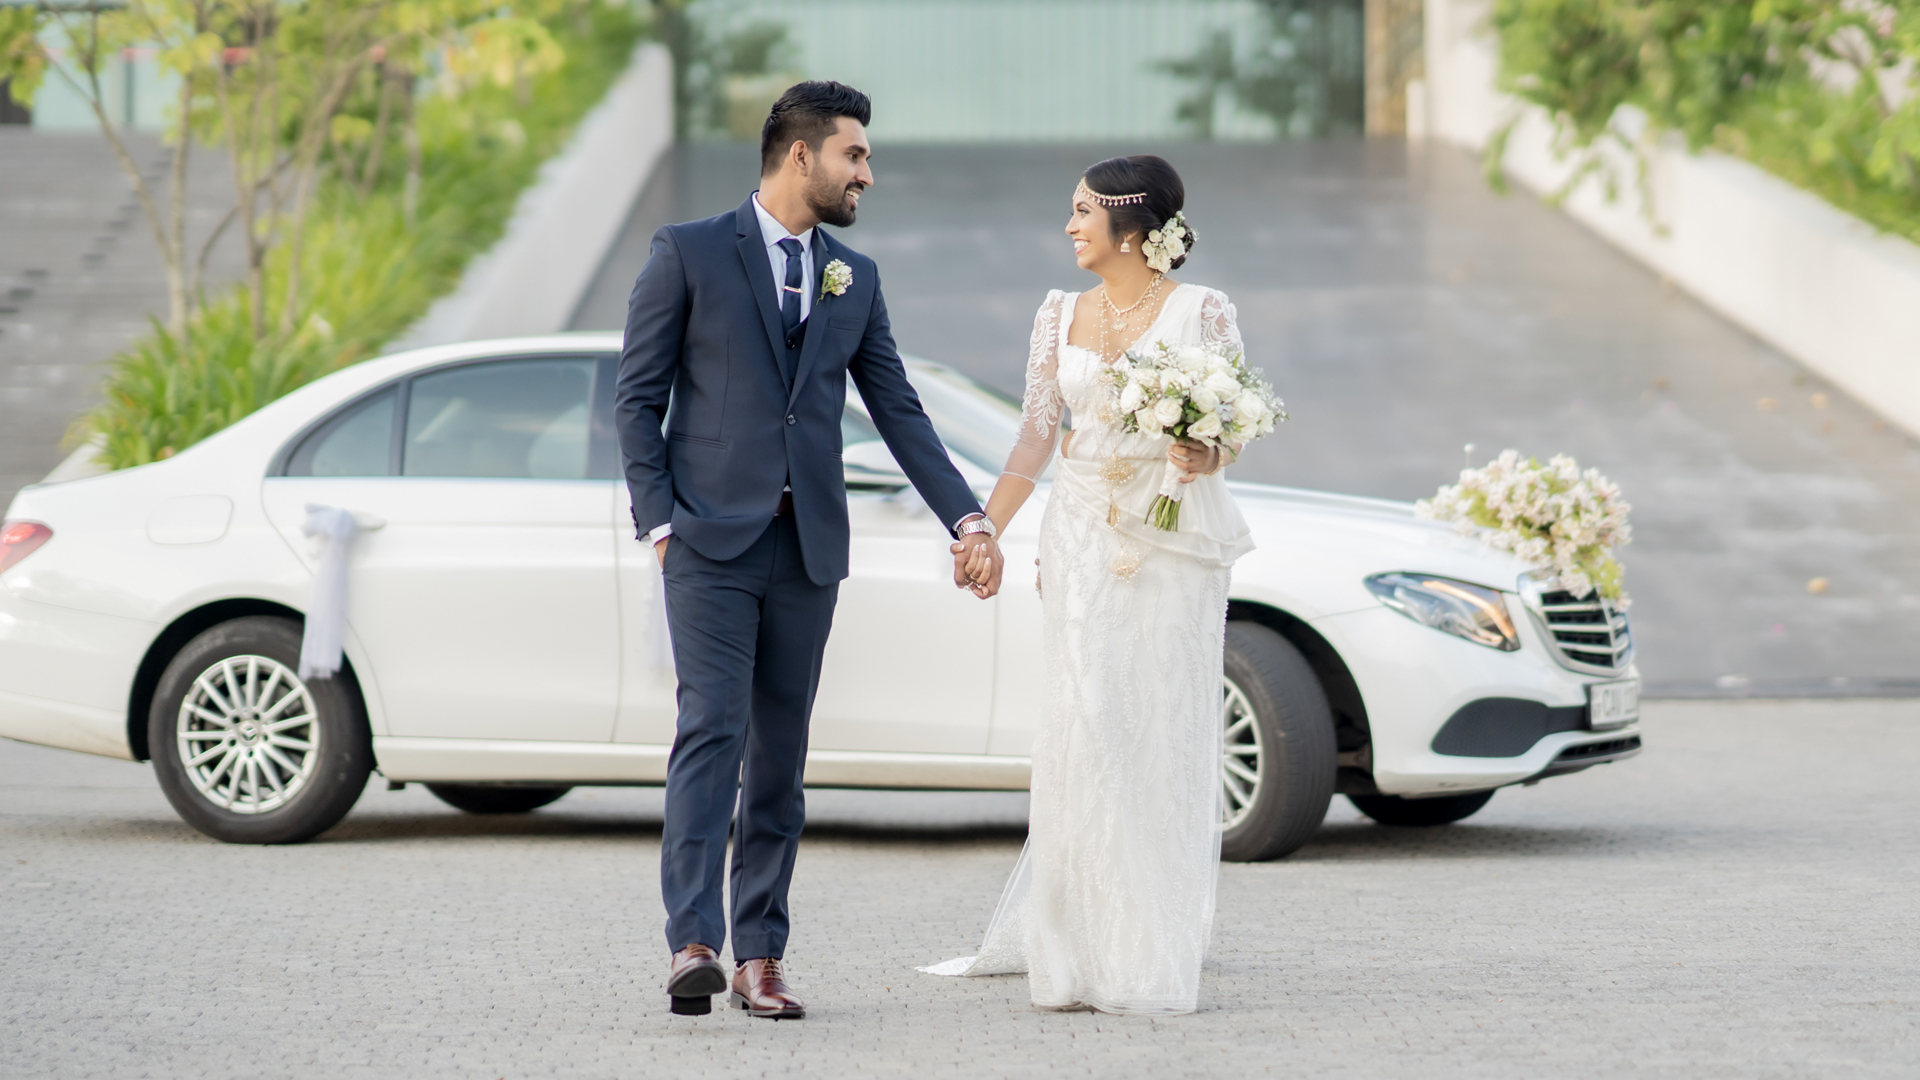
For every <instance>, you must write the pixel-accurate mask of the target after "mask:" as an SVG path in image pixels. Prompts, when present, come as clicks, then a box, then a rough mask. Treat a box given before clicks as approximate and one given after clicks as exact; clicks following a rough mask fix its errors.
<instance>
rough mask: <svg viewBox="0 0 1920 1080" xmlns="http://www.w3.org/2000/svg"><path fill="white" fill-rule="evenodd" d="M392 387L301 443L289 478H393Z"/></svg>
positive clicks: (290, 464)
mask: <svg viewBox="0 0 1920 1080" xmlns="http://www.w3.org/2000/svg"><path fill="white" fill-rule="evenodd" d="M398 397H399V391H398V390H396V389H394V388H393V387H388V388H387V389H386V390H383V391H381V392H380V393H378V394H375V395H374V396H372V397H370V398H368V399H367V400H365V401H363V402H361V403H360V404H358V405H355V406H353V407H352V408H350V409H347V410H345V411H344V412H341V413H340V414H339V415H337V416H335V417H333V418H332V419H330V420H328V421H327V422H326V423H325V424H322V425H321V426H320V428H319V429H318V430H316V431H314V432H313V433H312V434H310V435H308V436H307V437H306V438H305V439H303V440H301V443H300V445H299V447H297V448H296V449H295V450H294V452H293V455H292V456H291V457H290V458H288V459H287V468H286V475H288V476H391V475H393V407H394V402H395V400H397V399H398Z"/></svg>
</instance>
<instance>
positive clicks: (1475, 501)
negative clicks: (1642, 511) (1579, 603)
mask: <svg viewBox="0 0 1920 1080" xmlns="http://www.w3.org/2000/svg"><path fill="white" fill-rule="evenodd" d="M1631 509H1632V507H1630V506H1628V505H1627V503H1626V502H1625V501H1623V500H1622V499H1621V498H1620V489H1619V487H1617V486H1615V484H1614V483H1613V482H1612V481H1611V480H1608V479H1607V478H1606V477H1604V476H1601V475H1600V474H1599V473H1598V472H1596V471H1595V470H1593V469H1588V470H1586V471H1585V472H1581V471H1580V465H1579V463H1578V462H1576V461H1574V460H1573V459H1572V458H1570V457H1567V456H1566V455H1565V454H1561V455H1558V456H1556V457H1555V458H1554V459H1553V460H1551V461H1549V462H1547V463H1546V464H1545V465H1542V464H1540V462H1539V459H1537V458H1528V459H1527V460H1525V461H1521V460H1520V452H1519V451H1517V450H1508V451H1505V452H1504V453H1502V454H1501V455H1500V456H1499V457H1498V458H1496V459H1494V460H1493V461H1492V462H1489V463H1488V465H1487V467H1486V468H1484V469H1465V470H1463V471H1462V472H1461V473H1460V482H1459V483H1458V484H1452V485H1449V486H1446V487H1443V488H1441V489H1440V490H1439V491H1438V492H1436V493H1435V494H1434V496H1433V498H1431V499H1422V500H1420V501H1419V502H1417V503H1415V504H1414V512H1415V513H1416V514H1418V515H1420V516H1421V517H1424V518H1431V519H1433V520H1435V521H1451V522H1454V523H1455V527H1456V528H1458V529H1459V531H1460V532H1461V533H1463V534H1470V533H1473V532H1475V531H1478V532H1479V533H1480V538H1481V539H1482V540H1483V541H1485V542H1486V543H1487V545H1488V546H1490V547H1494V548H1497V549H1500V550H1502V551H1511V552H1513V553H1514V554H1515V555H1518V556H1520V557H1521V558H1522V559H1525V560H1527V561H1528V562H1530V563H1533V564H1534V565H1536V566H1540V567H1551V568H1552V569H1553V570H1554V572H1555V573H1556V574H1557V575H1558V577H1559V585H1560V587H1561V588H1563V589H1565V590H1567V591H1568V592H1570V593H1572V594H1573V595H1574V597H1575V598H1577V599H1585V598H1586V597H1587V596H1588V595H1590V594H1592V593H1593V592H1595V591H1598V592H1599V593H1600V595H1601V596H1603V597H1606V598H1607V599H1609V600H1613V601H1616V602H1618V603H1619V604H1620V605H1621V606H1622V607H1625V606H1626V604H1627V594H1626V591H1625V590H1624V589H1622V588H1621V586H1620V577H1621V570H1620V564H1619V563H1618V562H1616V561H1615V560H1614V558H1613V549H1614V548H1617V547H1624V546H1626V544H1627V543H1628V542H1629V541H1631V540H1632V539H1633V529H1632V528H1631V527H1630V526H1629V525H1628V524H1627V511H1629V510H1631Z"/></svg>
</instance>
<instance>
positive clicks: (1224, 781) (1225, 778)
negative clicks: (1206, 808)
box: [1220, 677, 1261, 829]
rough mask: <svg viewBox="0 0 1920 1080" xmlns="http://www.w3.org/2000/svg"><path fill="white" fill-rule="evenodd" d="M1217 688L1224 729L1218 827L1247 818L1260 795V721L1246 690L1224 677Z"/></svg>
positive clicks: (1234, 824) (1227, 826)
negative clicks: (1255, 714) (1218, 688)
mask: <svg viewBox="0 0 1920 1080" xmlns="http://www.w3.org/2000/svg"><path fill="white" fill-rule="evenodd" d="M1220 690H1221V694H1220V696H1221V702H1220V723H1221V726H1222V727H1223V728H1225V729H1226V731H1225V740H1224V742H1223V743H1222V745H1221V748H1220V827H1221V828H1222V829H1231V828H1233V827H1234V826H1236V825H1238V824H1240V823H1241V822H1243V821H1245V820H1247V815H1248V814H1251V813H1252V812H1253V807H1254V804H1255V803H1256V802H1258V801H1259V799H1260V758H1261V746H1260V724H1259V722H1258V719H1257V718H1256V717H1255V716H1254V714H1253V703H1252V702H1250V701H1248V700H1247V692H1246V691H1245V690H1242V689H1240V687H1239V686H1238V685H1236V684H1235V683H1234V681H1233V680H1232V679H1230V678H1225V677H1222V678H1221V680H1220Z"/></svg>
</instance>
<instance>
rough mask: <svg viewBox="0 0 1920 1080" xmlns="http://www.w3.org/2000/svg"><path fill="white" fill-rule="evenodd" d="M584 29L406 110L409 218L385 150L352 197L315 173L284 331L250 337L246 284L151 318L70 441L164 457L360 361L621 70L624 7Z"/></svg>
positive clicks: (111, 459) (277, 291)
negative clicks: (510, 71)
mask: <svg viewBox="0 0 1920 1080" xmlns="http://www.w3.org/2000/svg"><path fill="white" fill-rule="evenodd" d="M588 19H589V20H590V21H587V22H586V23H585V24H584V25H583V24H582V23H581V22H580V21H578V20H577V19H574V18H567V19H557V20H555V21H554V23H553V25H552V26H551V27H550V29H551V30H552V31H553V35H554V37H555V39H556V40H558V42H559V43H560V45H561V46H562V48H564V49H565V51H566V62H565V63H564V64H563V65H561V66H560V67H559V68H558V69H557V70H555V71H552V72H550V73H547V74H543V75H538V76H534V77H533V78H532V79H531V80H530V81H529V83H528V85H526V86H524V87H514V86H504V87H501V86H493V85H481V86H479V87H477V88H474V89H471V90H469V91H467V92H466V93H464V94H462V95H461V96H460V97H459V98H458V99H448V98H444V97H442V96H439V95H437V94H433V95H427V96H424V97H423V99H422V100H421V101H420V103H419V106H418V108H419V110H420V112H419V123H418V126H419V133H420V142H421V172H420V181H419V189H418V192H417V204H416V206H417V208H416V211H415V213H414V214H413V215H412V218H413V220H412V221H411V223H409V220H408V218H409V214H408V213H407V202H408V197H407V191H406V187H407V185H406V183H405V171H406V169H405V160H404V159H405V155H404V153H402V152H400V151H399V150H398V149H396V150H395V151H393V152H391V153H389V154H387V155H386V156H385V159H384V160H385V162H386V164H385V165H384V166H383V167H382V169H381V175H380V176H379V177H377V178H376V179H375V182H374V183H373V184H372V185H371V188H370V189H369V190H367V191H366V193H364V194H363V193H362V191H361V190H360V189H358V188H357V187H356V186H355V185H354V184H353V183H351V182H349V181H348V180H346V179H343V178H341V177H340V175H339V174H338V170H334V171H329V172H328V173H327V174H326V178H325V179H324V180H323V181H322V183H321V185H320V187H319V190H318V191H317V192H316V201H315V205H314V207H313V208H312V210H310V211H309V213H308V220H307V222H306V228H305V231H304V234H303V239H302V242H301V244H300V245H298V248H299V251H300V256H299V257H300V280H301V282H302V285H301V288H300V298H299V301H298V303H299V305H300V309H299V310H297V311H296V312H294V317H293V318H292V319H291V320H290V324H291V325H292V326H294V327H295V329H294V331H293V332H292V333H291V334H281V333H270V334H268V335H267V336H266V337H265V338H264V339H263V340H260V341H258V342H256V341H255V334H254V329H253V322H252V319H251V317H250V315H249V312H250V310H251V308H252V295H251V293H250V292H249V291H248V290H247V288H246V287H245V286H240V287H236V288H233V289H231V290H229V291H227V292H226V293H225V294H223V295H220V296H217V297H214V298H211V299H210V300H209V301H208V303H206V304H205V305H204V306H202V307H201V308H199V309H198V310H197V311H196V312H195V314H194V316H193V317H192V319H191V320H190V321H189V323H188V325H187V332H186V333H185V334H184V335H182V336H181V337H175V336H174V335H172V334H169V333H168V332H167V331H166V330H165V328H163V327H161V326H160V325H159V324H158V323H157V322H156V323H155V324H154V325H153V329H152V331H151V332H150V333H148V334H147V335H146V336H145V337H142V338H141V339H139V340H138V341H136V342H135V343H134V344H133V345H132V346H131V347H130V348H128V349H127V351H126V352H124V353H122V354H120V355H119V356H117V357H115V358H114V360H113V362H112V365H111V368H110V372H109V374H108V376H107V380H106V385H105V388H104V394H103V397H104V399H105V400H104V401H103V402H102V403H101V405H100V406H99V408H97V409H95V410H94V411H93V412H92V413H90V414H88V415H87V416H86V417H84V418H83V419H82V420H81V422H80V424H79V425H77V434H81V435H83V436H84V435H96V434H97V435H98V436H99V437H101V438H103V439H104V441H105V449H104V450H103V451H102V453H101V460H102V462H103V463H105V464H106V465H108V466H109V467H111V468H116V469H120V468H127V467H129V466H133V465H142V464H146V463H147V462H150V461H155V460H158V459H160V458H165V457H170V456H171V455H173V454H174V453H177V452H178V451H181V450H184V449H186V448H187V447H189V446H191V445H193V444H194V443H196V442H198V441H200V440H201V439H204V438H206V437H207V436H209V435H211V434H213V433H214V432H216V431H219V430H221V429H222V428H224V427H226V426H228V425H230V424H232V423H234V422H235V421H237V420H239V419H241V418H242V417H244V416H246V415H248V414H249V413H252V412H253V411H254V410H256V409H258V408H260V407H261V406H263V405H266V404H267V403H268V402H271V401H273V400H274V399H275V398H278V397H280V396H281V395H283V394H286V393H288V392H289V391H292V390H294V389H297V388H298V387H300V386H303V385H305V384H306V383H308V382H311V381H313V380H314V379H317V378H319V377H321V376H322V375H326V374H328V373H330V372H333V371H337V370H339V369H340V368H342V367H345V366H346V365H348V364H352V363H355V362H357V361H360V360H364V359H366V358H367V357H369V356H372V355H374V354H375V352H376V351H377V350H378V349H379V348H380V347H381V346H382V345H384V344H385V343H386V342H388V341H389V340H391V339H392V338H393V337H395V336H396V335H398V334H399V333H400V332H402V331H403V330H405V329H406V328H407V327H408V326H410V325H411V324H412V323H413V322H414V321H415V320H417V319H419V318H420V317H421V316H422V315H424V314H425V313H426V311H427V308H428V307H429V306H430V305H431V304H432V303H433V301H434V300H435V299H437V298H438V297H440V296H442V295H444V294H446V293H447V292H449V291H451V290H452V289H453V288H454V286H455V285H457V284H458V283H459V280H460V274H461V271H462V270H463V269H464V268H465V267H466V265H467V262H468V261H469V260H470V259H471V258H472V257H473V256H474V255H476V254H478V253H480V252H482V251H485V250H486V249H487V248H488V247H490V246H492V244H493V243H494V241H496V240H498V239H499V237H500V234H501V232H502V231H503V230H504V229H505V227H506V223H507V219H508V218H509V217H510V216H511V214H512V211H513V206H514V202H515V200H516V199H517V198H518V197H519V195H520V193H521V192H522V191H523V190H524V189H525V188H527V187H528V185H530V184H531V183H532V182H533V179H534V177H535V175H536V174H537V173H538V171H539V169H540V165H541V163H542V162H544V161H545V160H546V159H547V158H549V157H550V156H552V155H553V154H554V153H555V152H556V151H558V150H559V149H560V147H561V146H562V145H564V143H565V142H566V140H567V138H568V137H569V136H570V135H571V134H572V132H573V128H574V126H575V125H576V124H577V123H578V122H579V121H580V119H581V117H583V116H584V115H585V114H586V112H587V110H589V109H590V108H592V107H593V105H594V104H596V103H597V102H598V101H599V100H600V99H601V98H602V97H604V96H605V94H606V92H607V90H608V88H609V87H610V86H612V84H613V81H614V80H615V79H616V78H617V77H618V76H619V74H620V72H621V71H622V70H623V69H624V68H625V67H626V64H627V60H628V58H629V57H630V55H631V53H632V50H633V47H634V45H635V44H636V42H637V41H638V40H639V37H640V34H641V32H642V29H643V26H642V24H641V23H640V22H639V21H638V20H637V19H636V18H635V16H634V15H633V14H632V13H631V12H630V11H629V10H628V9H627V8H625V7H612V6H608V5H604V4H595V5H593V7H592V9H591V11H590V13H589V15H588ZM292 249H293V245H282V246H281V247H279V248H278V249H276V252H275V256H274V257H273V258H272V259H271V260H270V261H269V263H268V264H267V267H266V273H265V277H264V281H265V285H264V289H265V294H266V296H267V298H268V302H267V304H266V310H267V315H266V325H267V326H269V327H277V326H280V325H282V318H281V316H282V312H281V311H280V308H279V302H280V298H281V297H283V296H284V295H285V292H286V287H285V283H286V277H287V273H288V271H289V269H290V264H289V260H290V258H291V257H292V256H291V254H290V252H291V250H292Z"/></svg>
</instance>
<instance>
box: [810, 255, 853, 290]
mask: <svg viewBox="0 0 1920 1080" xmlns="http://www.w3.org/2000/svg"><path fill="white" fill-rule="evenodd" d="M851 284H853V267H851V266H848V265H847V264H846V263H843V262H841V261H840V260H839V259H835V260H833V261H832V262H830V263H828V264H827V269H826V271H825V272H823V273H822V274H821V275H820V295H819V296H817V297H815V298H814V299H816V300H825V299H826V298H827V294H828V293H832V294H833V295H835V296H843V295H845V294H846V291H847V286H849V285H851Z"/></svg>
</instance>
